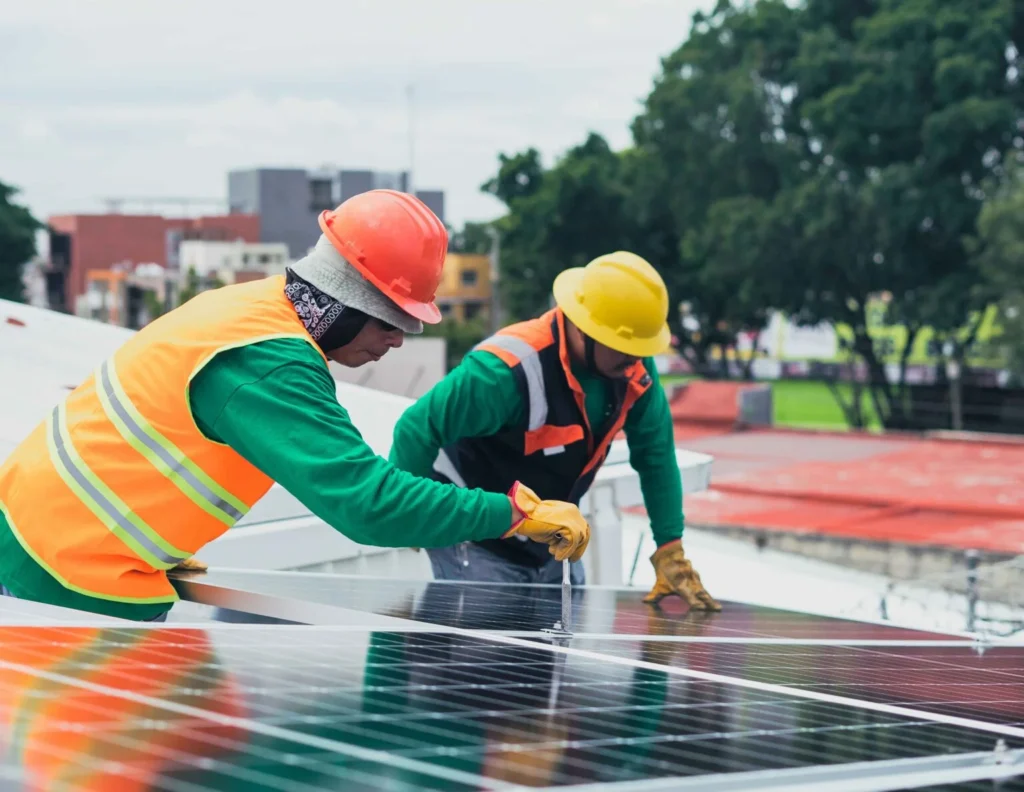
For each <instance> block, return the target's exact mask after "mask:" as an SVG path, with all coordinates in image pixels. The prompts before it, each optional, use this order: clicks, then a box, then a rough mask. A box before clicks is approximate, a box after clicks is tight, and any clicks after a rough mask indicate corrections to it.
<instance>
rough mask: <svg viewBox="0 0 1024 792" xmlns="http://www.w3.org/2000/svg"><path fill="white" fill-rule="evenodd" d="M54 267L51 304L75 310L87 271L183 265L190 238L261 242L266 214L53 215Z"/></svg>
mask: <svg viewBox="0 0 1024 792" xmlns="http://www.w3.org/2000/svg"><path fill="white" fill-rule="evenodd" d="M48 225H49V228H50V266H49V269H48V271H47V273H46V281H47V283H46V291H47V299H48V302H49V305H50V307H51V308H54V309H56V310H64V311H67V312H69V313H74V312H75V304H76V302H77V300H78V299H79V298H80V297H81V296H82V295H83V294H85V290H86V273H87V272H90V271H92V270H105V269H109V268H110V267H112V266H114V265H116V264H143V263H150V262H152V263H155V264H160V265H161V266H164V267H170V268H172V269H173V268H176V267H177V265H178V261H177V254H178V246H179V245H180V243H181V242H182V241H183V240H186V239H209V240H222V241H226V240H239V239H240V240H242V241H245V242H259V241H260V218H259V216H258V215H254V214H230V215H219V216H210V217H195V218H168V217H161V216H159V215H129V214H102V215H89V214H79V215H58V216H54V217H51V218H49V221H48Z"/></svg>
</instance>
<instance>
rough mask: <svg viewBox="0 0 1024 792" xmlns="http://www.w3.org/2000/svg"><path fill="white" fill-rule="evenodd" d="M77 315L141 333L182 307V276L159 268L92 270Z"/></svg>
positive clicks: (153, 264) (79, 302) (151, 266)
mask: <svg viewBox="0 0 1024 792" xmlns="http://www.w3.org/2000/svg"><path fill="white" fill-rule="evenodd" d="M85 280H86V287H85V293H84V294H83V295H82V297H81V299H79V300H78V301H77V306H76V311H75V313H76V314H77V315H78V316H81V317H84V318H86V319H93V320H96V321H99V322H106V323H107V324H113V325H117V326H119V327H127V328H130V329H132V330H139V329H141V328H143V327H145V326H146V325H147V324H149V323H150V322H151V321H153V320H154V319H156V317H157V316H159V315H160V314H162V313H165V312H166V311H169V310H171V309H172V308H174V307H175V306H176V305H177V304H178V295H179V294H180V285H179V282H178V272H177V271H176V270H169V269H168V268H167V267H163V266H161V265H159V264H155V263H150V264H139V265H137V266H134V267H129V266H124V265H122V266H115V267H111V268H110V269H105V270H99V269H97V270H89V271H88V272H87V273H86V274H85Z"/></svg>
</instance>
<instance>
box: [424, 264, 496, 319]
mask: <svg viewBox="0 0 1024 792" xmlns="http://www.w3.org/2000/svg"><path fill="white" fill-rule="evenodd" d="M437 305H438V307H439V308H440V309H441V313H442V314H443V315H444V316H445V318H450V319H454V320H455V321H458V322H463V321H467V320H470V319H476V318H477V317H478V316H489V315H490V309H491V259H490V257H489V256H482V255H471V254H466V253H449V254H448V257H447V258H446V259H445V262H444V277H443V278H442V280H441V284H440V286H439V287H438V289H437Z"/></svg>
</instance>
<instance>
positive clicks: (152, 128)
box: [0, 0, 713, 224]
mask: <svg viewBox="0 0 1024 792" xmlns="http://www.w3.org/2000/svg"><path fill="white" fill-rule="evenodd" d="M712 5H713V0H546V2H541V1H540V0H477V2H472V1H471V0H429V1H428V0H334V1H333V2H310V1H308V0H277V2H273V3H271V2H265V3H260V2H258V1H257V2H253V0H249V2H238V1H237V0H202V2H200V0H174V2H170V3H156V2H153V1H152V0H134V1H133V2H130V1H129V0H86V1H83V0H29V1H27V2H20V3H19V2H4V3H0V181H4V182H7V183H12V184H14V185H15V186H17V187H19V188H20V189H21V190H22V196H21V199H22V201H24V202H25V203H27V204H28V205H29V207H30V208H31V209H32V211H33V212H34V213H35V214H36V216H37V217H39V218H40V219H45V218H46V217H47V216H49V215H51V214H62V213H69V212H81V211H103V210H104V204H103V203H102V202H101V200H100V199H102V198H104V197H108V196H111V197H113V196H147V195H152V196H199V197H213V198H222V197H224V196H225V195H226V191H227V171H228V170H229V169H232V168H249V167H257V166H278V167H307V168H314V167H319V166H321V165H332V166H335V167H339V168H340V167H351V168H360V167H368V168H377V169H385V170H399V169H402V168H404V167H406V166H407V165H408V162H409V156H410V153H409V134H408V130H409V114H408V112H407V107H408V103H407V99H406V86H407V85H408V84H410V83H412V84H414V86H415V89H414V108H415V109H414V115H413V117H414V123H413V127H414V129H415V169H414V182H415V185H416V186H418V187H423V188H442V189H444V190H445V191H446V193H447V214H448V218H447V219H448V221H449V222H452V223H454V224H461V223H462V222H463V221H465V220H466V219H487V218H490V217H494V216H495V215H496V214H498V213H499V212H500V209H501V207H500V204H499V203H498V202H497V201H496V200H494V199H491V198H489V197H488V196H485V195H483V194H481V193H480V191H479V186H480V184H481V183H482V182H484V181H485V180H486V179H487V178H489V177H490V176H491V175H492V174H493V173H494V172H495V170H496V167H497V156H498V153H499V152H507V153H512V152H514V151H518V150H521V149H523V148H526V147H528V146H531V145H533V146H536V147H537V148H538V149H540V150H541V152H542V153H543V154H544V156H545V158H546V159H547V161H550V160H551V158H553V157H554V156H557V155H558V154H560V153H561V152H563V151H564V150H565V149H566V148H567V147H569V146H571V145H573V144H574V143H576V142H578V141H581V140H582V139H583V138H584V137H585V135H586V133H587V132H588V130H595V131H598V132H600V133H601V134H603V135H605V136H606V137H607V138H608V139H609V140H610V142H611V143H612V144H613V145H614V146H616V147H620V146H623V145H626V144H628V142H629V122H630V121H631V119H632V118H633V116H634V115H635V114H636V113H637V112H638V110H639V107H640V104H639V103H640V101H641V100H642V99H643V97H644V96H645V95H646V93H647V92H648V91H649V89H650V86H651V82H652V79H653V77H654V76H655V74H656V73H657V71H658V69H659V58H661V57H663V56H664V55H667V54H668V53H670V52H671V51H672V50H673V49H675V47H677V46H678V45H679V44H680V43H681V42H682V41H683V40H684V39H685V37H686V34H687V31H688V30H689V25H690V16H691V14H692V13H693V11H694V10H695V9H697V8H704V9H708V8H710V7H711V6H712Z"/></svg>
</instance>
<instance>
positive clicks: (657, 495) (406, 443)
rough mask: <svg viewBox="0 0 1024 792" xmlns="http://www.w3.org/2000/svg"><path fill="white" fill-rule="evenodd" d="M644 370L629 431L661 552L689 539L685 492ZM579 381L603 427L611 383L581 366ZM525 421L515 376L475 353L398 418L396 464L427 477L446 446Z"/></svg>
mask: <svg viewBox="0 0 1024 792" xmlns="http://www.w3.org/2000/svg"><path fill="white" fill-rule="evenodd" d="M644 366H645V367H646V368H647V371H648V373H649V374H650V375H651V379H652V380H653V382H652V383H651V387H650V388H649V389H648V390H647V392H646V393H644V395H643V396H641V397H640V399H639V400H638V401H637V402H636V404H634V405H633V408H632V409H631V410H630V411H629V414H628V415H627V416H626V423H625V426H624V429H625V431H626V440H627V442H628V444H629V461H630V464H631V465H632V466H633V469H634V470H636V472H637V473H638V474H639V475H640V490H641V492H642V493H643V497H644V504H645V506H646V507H647V513H648V516H649V518H650V521H651V530H652V532H653V534H654V541H655V542H657V543H658V544H659V545H661V544H664V543H665V542H670V541H672V540H673V539H678V538H679V537H680V536H682V534H683V487H682V482H681V477H680V474H679V463H678V462H677V460H676V447H675V433H674V431H673V427H672V415H671V413H670V411H669V406H668V399H667V398H666V397H665V391H664V389H663V388H662V387H661V382H660V381H659V379H658V371H657V369H656V368H655V366H654V361H653V360H652V359H650V358H646V359H645V360H644ZM573 374H574V375H575V376H576V379H577V380H579V383H580V386H581V387H582V388H583V392H584V396H585V397H586V408H587V418H588V419H589V421H590V425H591V426H597V425H600V424H601V423H602V421H603V418H604V416H605V414H606V411H607V410H608V409H609V408H610V399H609V394H608V390H607V384H606V383H605V381H604V380H602V379H601V378H600V377H596V376H594V375H592V374H589V373H588V372H587V371H586V369H584V368H583V367H581V366H576V365H574V366H573ZM525 414H526V407H525V405H524V404H523V400H522V397H521V396H520V393H519V390H518V388H517V387H516V382H515V377H514V375H513V373H512V370H511V369H510V368H509V367H508V366H507V365H505V363H503V362H502V361H501V360H500V359H498V358H497V357H496V356H494V355H492V354H491V353H489V352H485V351H483V350H477V351H474V352H470V353H469V354H468V355H466V357H465V358H463V360H462V362H461V363H460V364H459V365H458V366H456V367H455V368H454V369H453V370H452V371H451V372H450V373H449V374H448V376H447V377H445V378H444V379H443V380H441V382H439V383H438V384H437V385H435V386H434V387H433V388H432V389H431V390H430V391H429V392H428V393H426V394H424V395H423V396H422V397H421V398H420V399H419V400H418V401H417V402H416V403H415V404H414V405H413V406H412V407H410V408H409V409H408V410H406V411H405V413H404V414H403V415H402V417H401V418H400V419H399V421H398V424H397V425H396V426H395V432H394V442H393V444H392V446H391V455H390V458H391V461H392V462H394V463H395V464H396V465H397V466H398V467H400V468H402V469H403V470H408V471H409V472H411V473H415V474H416V475H420V476H426V475H428V474H429V472H430V470H431V468H432V466H433V464H434V460H435V459H436V458H437V453H438V451H439V450H440V449H441V448H443V447H444V446H446V445H448V444H450V443H453V442H455V441H456V440H458V439H460V438H463V437H486V436H488V435H493V434H497V433H498V432H500V431H502V430H504V429H510V428H512V427H514V426H516V425H518V424H521V422H522V421H523V420H524V418H525Z"/></svg>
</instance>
